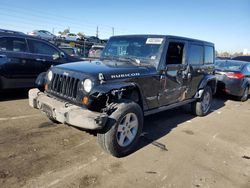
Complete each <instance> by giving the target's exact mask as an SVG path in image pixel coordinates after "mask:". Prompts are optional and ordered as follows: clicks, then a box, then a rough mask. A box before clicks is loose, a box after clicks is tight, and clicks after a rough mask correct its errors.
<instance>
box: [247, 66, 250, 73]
mask: <svg viewBox="0 0 250 188" xmlns="http://www.w3.org/2000/svg"><path fill="white" fill-rule="evenodd" d="M246 70H247V72H248V74H250V65H247V68H246Z"/></svg>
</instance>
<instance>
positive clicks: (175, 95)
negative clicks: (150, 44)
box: [159, 40, 191, 106]
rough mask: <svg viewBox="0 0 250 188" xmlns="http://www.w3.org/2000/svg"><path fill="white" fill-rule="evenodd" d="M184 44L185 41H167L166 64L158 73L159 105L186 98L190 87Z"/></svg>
mask: <svg viewBox="0 0 250 188" xmlns="http://www.w3.org/2000/svg"><path fill="white" fill-rule="evenodd" d="M186 46H187V43H186V42H185V41H179V40H178V41H169V44H168V49H167V54H166V61H165V62H166V66H165V68H164V70H162V71H161V75H160V85H161V89H160V92H159V104H160V106H163V105H168V104H172V103H176V102H180V101H183V100H185V99H187V93H188V92H189V90H190V87H191V84H190V83H191V82H190V79H191V74H190V71H191V70H190V66H189V65H187V64H186V63H185V58H186Z"/></svg>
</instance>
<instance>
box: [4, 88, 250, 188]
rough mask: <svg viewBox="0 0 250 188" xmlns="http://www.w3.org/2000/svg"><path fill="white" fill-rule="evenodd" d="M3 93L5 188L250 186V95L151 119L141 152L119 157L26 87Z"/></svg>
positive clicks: (218, 100) (220, 100)
mask: <svg viewBox="0 0 250 188" xmlns="http://www.w3.org/2000/svg"><path fill="white" fill-rule="evenodd" d="M1 95H2V96H1V97H0V187H1V188H2V187H8V188H9V187H60V188H61V187H118V186H119V187H126V188H127V187H150V188H152V187H166V188H167V187H185V188H186V187H206V188H207V187H227V188H229V187H245V188H247V187H248V188H249V187H250V100H248V102H245V103H241V102H237V101H233V100H228V98H219V99H216V100H215V101H214V104H213V112H211V113H210V114H209V115H208V116H206V117H203V118H199V117H194V116H192V115H190V114H188V113H184V112H183V110H181V109H175V110H171V111H167V112H163V113H160V114H157V115H153V116H150V117H147V118H146V119H145V126H144V134H143V136H142V137H141V139H140V144H139V146H138V150H137V151H136V152H135V153H133V154H131V155H130V156H128V157H125V158H122V159H117V158H114V157H111V156H109V155H107V154H106V153H104V152H103V151H102V150H101V148H100V147H99V146H98V144H97V140H96V137H95V136H93V135H90V134H88V133H86V132H83V131H80V130H77V129H75V128H72V127H69V126H66V125H61V124H60V125H56V124H52V123H50V122H49V121H48V120H47V118H45V117H44V116H43V115H41V114H40V112H39V111H36V110H33V109H32V108H30V107H29V106H28V100H27V98H26V91H15V94H13V92H10V93H4V94H1Z"/></svg>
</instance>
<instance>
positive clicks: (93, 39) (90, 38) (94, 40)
mask: <svg viewBox="0 0 250 188" xmlns="http://www.w3.org/2000/svg"><path fill="white" fill-rule="evenodd" d="M86 41H87V42H92V43H101V42H102V41H101V40H100V39H99V38H98V37H95V36H88V37H86Z"/></svg>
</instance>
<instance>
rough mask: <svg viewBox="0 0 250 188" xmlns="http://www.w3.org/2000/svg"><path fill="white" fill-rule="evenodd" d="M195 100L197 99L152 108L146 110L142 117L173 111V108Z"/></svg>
mask: <svg viewBox="0 0 250 188" xmlns="http://www.w3.org/2000/svg"><path fill="white" fill-rule="evenodd" d="M196 100H197V99H188V100H185V101H181V102H178V103H174V104H170V105H167V106H161V107H159V108H154V109H152V110H147V111H145V112H144V116H148V115H151V114H156V113H158V112H162V111H165V110H170V109H173V108H176V107H179V106H182V105H185V104H188V103H191V102H194V101H196Z"/></svg>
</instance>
